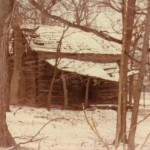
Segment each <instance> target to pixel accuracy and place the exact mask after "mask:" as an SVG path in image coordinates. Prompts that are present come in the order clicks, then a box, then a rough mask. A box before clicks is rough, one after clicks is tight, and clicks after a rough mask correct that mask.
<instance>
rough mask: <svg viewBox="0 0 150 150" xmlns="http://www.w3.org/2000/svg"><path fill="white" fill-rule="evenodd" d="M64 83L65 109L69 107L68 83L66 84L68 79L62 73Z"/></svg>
mask: <svg viewBox="0 0 150 150" xmlns="http://www.w3.org/2000/svg"><path fill="white" fill-rule="evenodd" d="M61 78H62V82H63V91H64V107H65V108H67V107H68V90H67V83H66V78H65V76H64V74H63V73H62V75H61Z"/></svg>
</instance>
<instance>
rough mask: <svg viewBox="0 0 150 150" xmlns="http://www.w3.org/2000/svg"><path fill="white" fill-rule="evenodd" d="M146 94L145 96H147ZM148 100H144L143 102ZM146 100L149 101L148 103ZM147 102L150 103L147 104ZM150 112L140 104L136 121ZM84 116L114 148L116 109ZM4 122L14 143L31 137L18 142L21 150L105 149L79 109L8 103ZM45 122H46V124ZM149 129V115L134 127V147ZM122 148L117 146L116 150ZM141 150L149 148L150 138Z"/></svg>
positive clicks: (91, 110)
mask: <svg viewBox="0 0 150 150" xmlns="http://www.w3.org/2000/svg"><path fill="white" fill-rule="evenodd" d="M148 96H149V95H148ZM148 101H150V99H149V100H148V99H146V102H148ZM148 103H149V102H148ZM149 104H150V103H149ZM149 112H150V106H149V105H146V107H145V108H144V107H143V106H142V105H141V108H140V112H139V121H140V120H141V119H143V118H144V117H145V116H146V115H147V114H148V113H149ZM86 115H87V117H88V120H89V122H90V123H91V124H92V127H95V128H96V129H97V131H98V134H99V136H100V138H102V140H103V141H104V143H105V144H107V145H108V147H109V149H110V150H112V149H114V147H113V145H112V143H113V141H114V138H115V128H116V111H114V110H100V109H96V108H93V109H88V110H86ZM127 116H128V117H127V122H128V125H127V126H128V127H129V122H130V119H131V112H128V114H127ZM7 122H8V127H9V130H10V131H11V134H12V135H13V137H14V138H15V140H16V142H17V143H20V142H26V141H28V140H29V139H31V138H32V137H34V136H35V135H36V134H37V133H38V131H39V130H40V129H41V128H42V127H43V126H44V125H45V124H46V123H47V125H46V126H45V127H44V128H43V129H42V130H40V133H39V134H37V136H35V138H33V141H34V142H29V143H27V144H22V145H21V146H22V147H23V149H24V150H27V149H28V150H105V149H106V147H105V144H104V143H103V142H102V141H101V140H100V139H99V138H98V137H97V136H96V134H95V133H94V132H93V131H92V129H91V128H90V125H89V124H88V123H87V119H86V117H85V114H84V112H83V111H73V110H60V109H54V108H53V109H51V110H50V111H47V110H46V109H44V108H32V107H17V106H11V112H8V113H7ZM48 122H49V123H48ZM149 132H150V118H147V119H146V120H144V121H143V122H142V123H140V124H139V125H138V127H137V135H136V144H137V145H136V146H137V148H136V149H137V150H138V149H140V148H141V146H142V144H143V143H144V140H145V139H146V137H147V135H148V134H149ZM122 149H123V147H122V146H120V148H119V150H122ZM143 150H150V140H149V139H148V141H147V142H146V144H145V146H144V148H143Z"/></svg>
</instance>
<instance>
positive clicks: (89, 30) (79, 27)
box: [29, 0, 122, 44]
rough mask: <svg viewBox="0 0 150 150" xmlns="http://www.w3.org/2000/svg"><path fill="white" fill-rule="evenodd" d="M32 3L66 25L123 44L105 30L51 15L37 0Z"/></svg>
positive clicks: (31, 0)
mask: <svg viewBox="0 0 150 150" xmlns="http://www.w3.org/2000/svg"><path fill="white" fill-rule="evenodd" d="M29 1H30V3H31V5H33V6H34V7H36V8H37V9H38V10H40V11H43V13H44V14H45V15H47V16H49V17H50V18H51V19H54V20H57V21H59V22H61V23H63V24H65V25H68V26H70V27H73V28H78V29H80V30H82V31H85V32H91V33H94V34H95V35H97V36H98V37H101V38H103V39H105V40H108V41H112V42H115V43H118V44H122V40H119V39H116V38H114V37H112V36H110V35H108V34H106V32H104V31H98V30H96V29H92V28H88V27H85V26H83V25H77V24H75V23H72V22H70V21H68V20H65V19H63V18H61V17H59V16H55V15H51V14H50V13H49V12H48V11H46V10H43V9H42V7H41V6H40V4H39V3H37V2H36V1H35V0H29Z"/></svg>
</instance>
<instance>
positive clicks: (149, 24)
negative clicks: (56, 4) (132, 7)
mask: <svg viewBox="0 0 150 150" xmlns="http://www.w3.org/2000/svg"><path fill="white" fill-rule="evenodd" d="M145 26H146V28H145V35H144V42H143V49H142V56H141V65H140V70H139V75H138V80H137V85H136V87H135V89H136V90H135V93H134V95H133V98H134V104H133V112H132V119H131V126H130V132H129V142H128V150H134V149H135V146H134V143H135V133H136V124H137V119H138V110H139V101H140V96H141V91H142V86H143V79H144V75H145V71H146V60H147V59H146V58H147V54H148V48H149V36H150V1H149V0H148V10H147V19H146V25H145Z"/></svg>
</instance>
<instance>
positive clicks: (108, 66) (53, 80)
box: [10, 25, 121, 107]
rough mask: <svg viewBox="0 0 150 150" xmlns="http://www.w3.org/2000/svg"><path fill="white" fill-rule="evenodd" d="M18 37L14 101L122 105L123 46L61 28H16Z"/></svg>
mask: <svg viewBox="0 0 150 150" xmlns="http://www.w3.org/2000/svg"><path fill="white" fill-rule="evenodd" d="M13 35H14V40H13V41H14V42H13V55H14V56H15V57H14V61H13V63H14V64H13V65H12V64H11V65H10V66H13V72H12V68H11V67H10V68H11V69H10V70H11V72H12V75H11V103H12V104H18V103H20V104H26V105H36V106H44V107H47V106H48V105H49V106H50V107H52V106H55V105H61V106H64V107H69V106H81V104H82V103H84V104H85V106H86V107H88V106H90V105H92V104H117V97H118V78H119V66H118V65H119V62H120V53H121V52H120V49H121V47H120V46H119V45H118V44H115V43H113V42H110V41H106V40H104V39H101V38H99V37H96V36H94V35H93V34H91V33H86V32H83V31H80V30H78V29H73V28H67V29H64V28H63V27H56V26H40V25H39V26H38V27H36V28H31V27H28V28H25V27H22V28H19V27H17V28H16V29H15V30H14V34H13ZM16 58H17V59H16Z"/></svg>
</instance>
